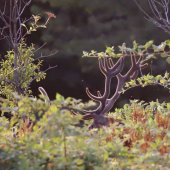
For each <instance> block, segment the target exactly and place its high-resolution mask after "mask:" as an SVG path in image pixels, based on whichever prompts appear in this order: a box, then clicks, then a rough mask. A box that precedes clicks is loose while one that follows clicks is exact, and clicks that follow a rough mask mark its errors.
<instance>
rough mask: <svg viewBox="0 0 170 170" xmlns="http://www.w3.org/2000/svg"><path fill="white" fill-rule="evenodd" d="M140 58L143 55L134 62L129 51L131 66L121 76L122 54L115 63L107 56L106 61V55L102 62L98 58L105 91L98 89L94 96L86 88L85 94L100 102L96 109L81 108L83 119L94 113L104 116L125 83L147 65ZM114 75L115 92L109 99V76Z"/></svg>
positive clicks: (133, 55)
mask: <svg viewBox="0 0 170 170" xmlns="http://www.w3.org/2000/svg"><path fill="white" fill-rule="evenodd" d="M142 60H143V56H140V57H139V59H138V61H137V62H136V56H135V54H132V53H131V63H132V66H131V68H130V70H129V71H128V72H127V73H126V74H125V75H124V76H123V75H121V73H120V72H121V71H122V69H123V65H124V64H123V62H124V57H123V56H121V57H120V59H119V60H118V61H117V63H116V64H115V65H114V63H113V61H112V59H111V58H109V63H108V60H107V57H104V64H103V61H102V58H99V68H100V70H101V72H102V73H103V74H104V76H105V91H104V94H103V95H101V93H100V91H98V92H97V94H98V96H94V95H92V94H91V93H90V92H89V89H88V88H86V93H87V95H88V96H89V97H90V98H91V99H92V100H94V101H97V102H99V103H100V104H99V106H98V108H97V109H96V110H90V111H87V110H83V111H84V112H85V113H86V114H85V115H84V116H83V118H82V119H83V120H89V119H94V114H95V115H96V114H97V115H101V116H104V115H105V114H106V113H107V112H108V111H109V110H110V109H111V108H112V107H113V105H114V103H115V101H116V100H117V99H118V97H119V96H120V93H121V91H122V88H123V86H124V85H125V83H126V82H129V81H130V80H134V79H136V77H137V75H138V71H139V69H144V68H145V67H146V66H147V65H148V64H144V65H141V61H142ZM114 76H116V77H117V79H118V85H117V88H116V92H115V94H114V95H113V96H112V97H111V98H110V99H108V97H109V95H110V85H111V78H112V77H114ZM72 113H73V114H74V115H76V114H77V113H75V112H74V111H72ZM94 120H95V119H94Z"/></svg>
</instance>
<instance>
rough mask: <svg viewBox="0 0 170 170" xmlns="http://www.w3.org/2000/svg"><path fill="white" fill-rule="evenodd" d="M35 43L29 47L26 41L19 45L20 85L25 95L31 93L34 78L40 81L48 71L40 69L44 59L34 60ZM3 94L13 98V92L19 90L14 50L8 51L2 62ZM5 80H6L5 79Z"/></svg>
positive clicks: (0, 65) (0, 72) (0, 76)
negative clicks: (15, 73)
mask: <svg viewBox="0 0 170 170" xmlns="http://www.w3.org/2000/svg"><path fill="white" fill-rule="evenodd" d="M34 50H35V49H34V45H33V44H32V45H31V46H30V47H28V46H27V45H26V44H25V43H24V42H22V43H21V44H19V47H18V54H19V56H18V60H17V66H18V67H17V71H18V77H19V87H20V89H21V91H22V94H24V95H30V94H31V93H32V91H31V90H30V89H29V85H30V83H31V82H32V81H33V80H35V79H36V80H37V81H40V80H41V79H44V78H45V75H46V73H45V72H42V71H40V66H41V65H42V62H43V60H38V62H37V63H35V62H34V61H35V60H34V58H33V56H34V53H33V51H34ZM0 67H1V69H0V79H1V85H0V88H1V94H2V95H4V96H5V97H8V98H12V94H11V92H13V91H17V89H16V84H15V77H14V51H13V50H12V51H8V52H7V55H6V56H5V60H2V61H1V63H0ZM3 80H4V81H3Z"/></svg>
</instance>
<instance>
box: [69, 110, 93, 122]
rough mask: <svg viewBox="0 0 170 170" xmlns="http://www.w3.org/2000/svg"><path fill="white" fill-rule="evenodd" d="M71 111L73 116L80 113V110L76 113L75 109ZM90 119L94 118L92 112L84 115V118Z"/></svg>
mask: <svg viewBox="0 0 170 170" xmlns="http://www.w3.org/2000/svg"><path fill="white" fill-rule="evenodd" d="M71 113H72V115H73V116H77V115H78V114H79V112H77V113H76V112H75V111H74V110H71ZM90 119H93V117H92V116H91V114H86V115H82V120H90Z"/></svg>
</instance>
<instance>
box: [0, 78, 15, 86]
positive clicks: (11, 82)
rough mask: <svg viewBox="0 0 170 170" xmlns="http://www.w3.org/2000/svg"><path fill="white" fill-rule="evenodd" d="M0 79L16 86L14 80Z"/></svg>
mask: <svg viewBox="0 0 170 170" xmlns="http://www.w3.org/2000/svg"><path fill="white" fill-rule="evenodd" d="M0 81H5V82H6V83H10V84H13V85H14V86H16V84H15V82H13V81H10V80H7V79H0Z"/></svg>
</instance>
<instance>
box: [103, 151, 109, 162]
mask: <svg viewBox="0 0 170 170" xmlns="http://www.w3.org/2000/svg"><path fill="white" fill-rule="evenodd" d="M108 157H109V153H108V152H107V151H106V152H105V154H104V160H107V159H108Z"/></svg>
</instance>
